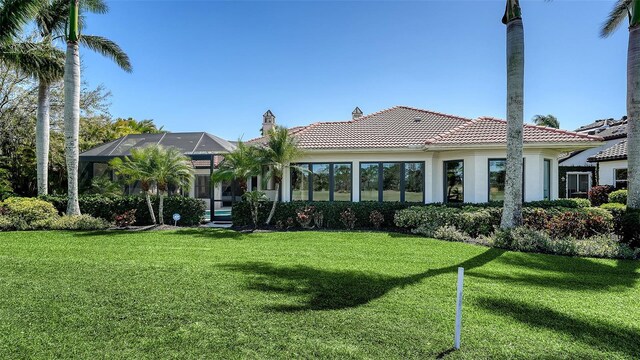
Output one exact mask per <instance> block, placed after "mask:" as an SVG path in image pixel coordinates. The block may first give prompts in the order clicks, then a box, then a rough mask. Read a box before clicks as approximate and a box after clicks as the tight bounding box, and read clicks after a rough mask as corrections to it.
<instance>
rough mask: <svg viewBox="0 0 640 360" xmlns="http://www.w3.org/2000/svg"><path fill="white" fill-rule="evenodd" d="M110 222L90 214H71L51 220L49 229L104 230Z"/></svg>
mask: <svg viewBox="0 0 640 360" xmlns="http://www.w3.org/2000/svg"><path fill="white" fill-rule="evenodd" d="M110 226H111V224H110V223H109V222H108V221H107V220H105V219H101V218H94V217H92V216H90V215H86V214H83V215H71V216H67V215H64V216H60V217H57V218H56V219H55V220H53V221H52V222H51V225H50V226H49V229H51V230H85V231H87V230H105V229H108V228H109V227H110Z"/></svg>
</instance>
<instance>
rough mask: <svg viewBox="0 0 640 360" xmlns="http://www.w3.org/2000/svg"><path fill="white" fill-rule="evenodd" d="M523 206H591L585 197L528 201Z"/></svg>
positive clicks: (545, 207) (546, 207)
mask: <svg viewBox="0 0 640 360" xmlns="http://www.w3.org/2000/svg"><path fill="white" fill-rule="evenodd" d="M524 206H525V207H534V208H543V209H548V208H588V207H590V206H591V202H590V201H589V200H587V199H579V198H574V199H557V200H540V201H530V202H528V203H525V204H524Z"/></svg>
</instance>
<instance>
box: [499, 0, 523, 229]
mask: <svg viewBox="0 0 640 360" xmlns="http://www.w3.org/2000/svg"><path fill="white" fill-rule="evenodd" d="M502 23H503V24H505V25H507V161H506V163H507V176H506V179H505V192H504V193H505V194H504V208H503V211H502V221H501V223H500V226H501V227H502V228H513V227H515V226H518V225H520V224H521V223H522V142H523V140H522V133H523V117H524V114H523V112H524V111H523V105H524V27H523V25H522V14H521V11H520V4H519V2H518V0H507V6H506V9H505V13H504V16H503V17H502Z"/></svg>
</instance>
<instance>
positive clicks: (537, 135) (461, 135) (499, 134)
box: [426, 117, 602, 145]
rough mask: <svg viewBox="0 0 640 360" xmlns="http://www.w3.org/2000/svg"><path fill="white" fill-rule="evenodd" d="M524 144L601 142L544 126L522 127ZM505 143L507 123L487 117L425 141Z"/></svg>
mask: <svg viewBox="0 0 640 360" xmlns="http://www.w3.org/2000/svg"><path fill="white" fill-rule="evenodd" d="M523 137H524V143H525V144H526V143H557V142H569V143H574V142H585V141H601V140H602V138H600V137H598V136H592V135H586V134H578V133H576V132H573V131H566V130H559V129H554V128H550V127H546V126H538V125H530V124H525V125H524V135H523ZM506 141H507V122H506V121H505V120H500V119H494V118H489V117H483V118H479V119H477V120H474V121H471V122H468V123H465V124H463V125H461V126H458V127H457V128H454V129H452V130H450V131H448V132H446V133H444V134H440V135H438V136H436V137H434V138H432V139H428V140H427V141H426V143H427V144H430V145H479V144H498V143H501V144H504V143H506Z"/></svg>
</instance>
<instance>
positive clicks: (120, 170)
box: [109, 146, 159, 225]
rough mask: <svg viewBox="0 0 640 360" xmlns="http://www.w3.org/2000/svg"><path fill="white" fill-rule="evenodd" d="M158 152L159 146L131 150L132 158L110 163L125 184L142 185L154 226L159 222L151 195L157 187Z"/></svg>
mask: <svg viewBox="0 0 640 360" xmlns="http://www.w3.org/2000/svg"><path fill="white" fill-rule="evenodd" d="M158 151H159V149H158V147H157V146H149V147H145V148H142V149H131V156H125V157H124V158H115V159H113V160H111V161H110V162H109V165H110V166H111V168H112V169H113V170H114V171H115V173H116V175H118V176H120V177H122V178H123V179H124V181H125V182H127V183H129V184H134V183H136V182H139V183H140V188H141V189H142V191H143V193H144V196H145V199H146V201H147V207H148V208H149V215H150V216H151V222H152V223H153V224H154V225H155V224H156V223H157V222H156V216H155V214H154V211H153V205H152V204H151V193H152V191H153V189H154V187H155V185H156V182H155V172H156V168H157V164H156V163H155V160H156V159H157V158H158V155H157V152H158Z"/></svg>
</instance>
